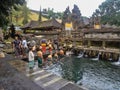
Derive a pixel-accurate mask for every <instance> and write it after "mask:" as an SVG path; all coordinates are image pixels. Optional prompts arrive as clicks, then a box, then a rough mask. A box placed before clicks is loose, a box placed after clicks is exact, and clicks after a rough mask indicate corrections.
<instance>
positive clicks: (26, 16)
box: [22, 2, 30, 24]
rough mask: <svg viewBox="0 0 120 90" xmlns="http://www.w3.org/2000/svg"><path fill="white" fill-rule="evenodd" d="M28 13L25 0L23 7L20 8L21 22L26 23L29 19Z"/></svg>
mask: <svg viewBox="0 0 120 90" xmlns="http://www.w3.org/2000/svg"><path fill="white" fill-rule="evenodd" d="M29 14H30V10H29V8H28V7H27V2H25V3H24V5H23V8H22V17H23V22H22V23H23V24H26V23H28V20H29V18H30V17H29Z"/></svg>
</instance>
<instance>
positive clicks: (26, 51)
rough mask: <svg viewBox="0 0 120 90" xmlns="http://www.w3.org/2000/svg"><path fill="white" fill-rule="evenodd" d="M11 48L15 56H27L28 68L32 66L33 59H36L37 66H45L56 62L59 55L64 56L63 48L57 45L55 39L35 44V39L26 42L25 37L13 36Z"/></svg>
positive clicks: (33, 64)
mask: <svg viewBox="0 0 120 90" xmlns="http://www.w3.org/2000/svg"><path fill="white" fill-rule="evenodd" d="M13 49H14V51H15V57H24V58H25V57H27V58H28V61H29V68H30V69H33V68H34V66H35V60H37V61H38V67H46V66H49V65H51V64H53V63H55V62H57V61H58V60H59V56H64V50H63V49H62V48H61V47H59V46H58V42H57V40H54V41H51V40H48V41H47V40H42V41H41V42H40V44H39V45H36V44H35V41H34V42H30V43H28V42H27V40H26V39H25V37H22V38H21V39H19V38H18V37H15V40H14V41H13Z"/></svg>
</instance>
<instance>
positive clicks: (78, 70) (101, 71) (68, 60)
mask: <svg viewBox="0 0 120 90" xmlns="http://www.w3.org/2000/svg"><path fill="white" fill-rule="evenodd" d="M48 71H49V72H53V73H54V74H57V75H59V76H61V77H63V78H64V79H67V80H69V81H72V82H75V83H77V84H78V85H82V86H84V87H86V88H88V89H89V90H120V66H119V65H118V66H116V65H113V64H111V62H105V61H100V60H98V61H93V60H91V59H88V58H77V57H76V56H70V57H65V58H64V60H63V61H62V62H59V63H57V64H55V65H53V66H52V68H49V69H48Z"/></svg>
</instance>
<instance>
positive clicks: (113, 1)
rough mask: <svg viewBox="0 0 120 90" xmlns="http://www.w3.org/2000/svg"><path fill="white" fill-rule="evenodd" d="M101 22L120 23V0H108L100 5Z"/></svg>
mask: <svg viewBox="0 0 120 90" xmlns="http://www.w3.org/2000/svg"><path fill="white" fill-rule="evenodd" d="M99 12H100V15H101V23H103V24H107V23H108V24H111V25H113V24H114V25H118V26H119V25H120V0H106V1H105V2H103V3H102V4H101V5H100V6H99Z"/></svg>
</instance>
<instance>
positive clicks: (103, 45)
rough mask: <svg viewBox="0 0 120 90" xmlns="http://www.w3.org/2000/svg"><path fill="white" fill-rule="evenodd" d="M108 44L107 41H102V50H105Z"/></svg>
mask: <svg viewBox="0 0 120 90" xmlns="http://www.w3.org/2000/svg"><path fill="white" fill-rule="evenodd" d="M105 46H106V43H105V41H102V48H103V49H105Z"/></svg>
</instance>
